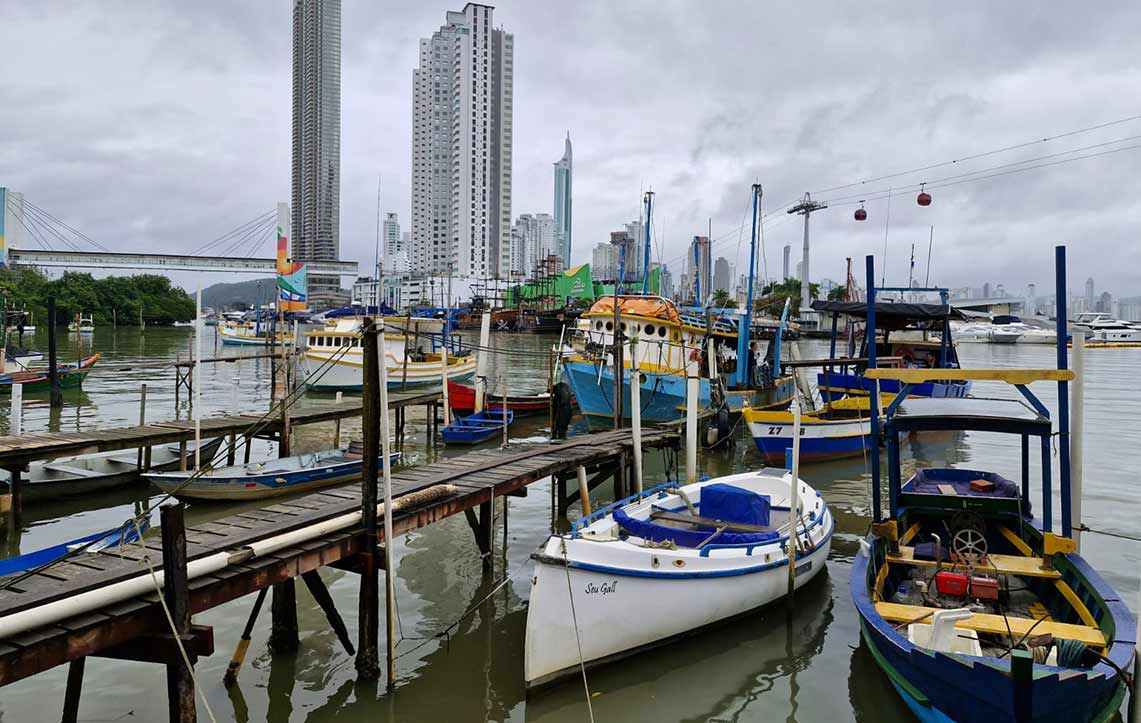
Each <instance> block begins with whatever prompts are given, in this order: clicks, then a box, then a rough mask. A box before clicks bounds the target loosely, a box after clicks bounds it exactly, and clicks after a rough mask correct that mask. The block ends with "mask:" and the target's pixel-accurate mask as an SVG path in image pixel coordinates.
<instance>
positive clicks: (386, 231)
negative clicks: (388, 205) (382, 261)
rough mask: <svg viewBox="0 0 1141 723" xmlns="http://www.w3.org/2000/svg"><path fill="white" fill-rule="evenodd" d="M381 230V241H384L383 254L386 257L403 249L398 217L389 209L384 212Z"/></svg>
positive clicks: (394, 254)
mask: <svg viewBox="0 0 1141 723" xmlns="http://www.w3.org/2000/svg"><path fill="white" fill-rule="evenodd" d="M382 229H383V230H382V231H381V236H380V238H381V241H383V243H384V255H385V256H386V257H392V256H396V255H397V254H398V253H400V252H401V251H403V245H404V244H403V243H402V242H401V237H400V219H399V218H398V217H397V215H396V214H395V213H394V212H392V211H389V212H388V213H386V214H384V225H383V226H382Z"/></svg>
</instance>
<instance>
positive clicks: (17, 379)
mask: <svg viewBox="0 0 1141 723" xmlns="http://www.w3.org/2000/svg"><path fill="white" fill-rule="evenodd" d="M99 358H100V355H99V354H92V355H91V356H87V357H84V358H83V359H80V360H79V361H78V362H74V363H72V364H61V365H60V366H59V367H58V370H57V373H58V375H59V386H60V389H78V388H79V387H81V386H82V385H83V380H84V378H86V377H87V374H88V372H90V371H91V369H92V368H93V367H94V366H95V363H96V362H98V361H99ZM14 384H18V385H20V387H21V388H22V390H23V392H24V393H36V392H47V391H51V377H50V376H49V374H48V370H47V369H43V368H39V367H35V368H32V369H26V370H20V371H14V372H8V373H6V374H0V394H8V393H10V392H11V391H12V385H14Z"/></svg>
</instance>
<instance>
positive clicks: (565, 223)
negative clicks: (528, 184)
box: [555, 131, 574, 267]
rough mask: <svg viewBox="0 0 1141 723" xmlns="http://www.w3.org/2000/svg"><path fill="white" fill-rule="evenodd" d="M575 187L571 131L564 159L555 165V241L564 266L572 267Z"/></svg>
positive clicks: (568, 132) (564, 151) (568, 135)
mask: <svg viewBox="0 0 1141 723" xmlns="http://www.w3.org/2000/svg"><path fill="white" fill-rule="evenodd" d="M573 187H574V167H573V163H572V161H571V140H570V131H567V144H566V148H565V149H564V150H563V157H562V158H560V159H559V160H558V162H557V163H555V241H556V243H557V244H558V253H559V254H560V255H561V256H562V257H563V265H564V266H566V267H570V255H571V215H572V214H571V191H572V189H573Z"/></svg>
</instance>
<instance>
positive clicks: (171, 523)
mask: <svg viewBox="0 0 1141 723" xmlns="http://www.w3.org/2000/svg"><path fill="white" fill-rule="evenodd" d="M183 510H184V507H183V505H182V504H181V503H179V504H174V505H163V506H162V508H161V509H160V510H159V514H160V519H161V524H162V572H163V593H162V594H163V597H164V598H166V605H167V607H168V608H169V609H170V616H171V619H172V620H173V621H174V631H173V632H174V634H176V635H178V636H179V638H182V639H185V637H184V636H188V635H189V634H190V588H189V585H188V584H187V578H186V526H185V520H184V519H183ZM187 655H188V657H189V658H190V664H191V665H194V662H195V659H196V657H197V656H195V654H194V653H193V652H192V651H189V650H188V651H187ZM69 677H70V676H69ZM166 695H167V709H168V711H169V713H170V721H171V723H195V721H197V720H198V716H197V713H196V712H195V708H194V674H193V671H192V670H191V669H190V668H188V667H186V664H185V663H184V662H182V661H181V660H179V661H177V662H174V663H167V666H166Z"/></svg>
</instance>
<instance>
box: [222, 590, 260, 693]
mask: <svg viewBox="0 0 1141 723" xmlns="http://www.w3.org/2000/svg"><path fill="white" fill-rule="evenodd" d="M267 592H269V588H268V587H263V588H262V589H261V590H258V599H257V600H255V601H254V609H253V610H251V611H250V617H249V619H248V620H246V627H245V628H244V629H243V630H242V638H241V640H239V641H238V647H237V648H235V649H234V657H232V658H230V664H229V665H228V666H227V667H226V674H225V675H223V676H222V683H223V684H224V685H226V686H227V687H229V686H231V685H233V684H234V683H237V682H238V670H240V669H241V667H242V663H243V662H244V661H245V659H246V651H247V650H249V649H250V636H251V635H252V634H253V631H254V623H255V622H257V619H258V613H259V612H261V605H262V603H263V602H265V595H266V593H267Z"/></svg>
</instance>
